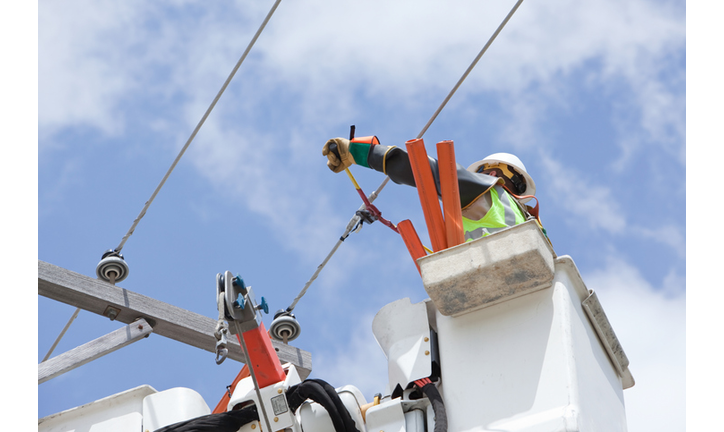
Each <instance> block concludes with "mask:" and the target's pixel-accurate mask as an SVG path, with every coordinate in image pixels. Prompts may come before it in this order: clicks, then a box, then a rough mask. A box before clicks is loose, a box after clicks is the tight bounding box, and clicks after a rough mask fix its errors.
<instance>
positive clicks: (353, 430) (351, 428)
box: [308, 379, 359, 432]
mask: <svg viewBox="0 0 724 432" xmlns="http://www.w3.org/2000/svg"><path fill="white" fill-rule="evenodd" d="M308 381H315V382H316V383H318V384H319V385H321V386H322V388H323V389H324V390H325V391H326V392H327V395H329V397H330V399H332V402H334V406H335V407H336V408H337V412H339V415H340V417H341V418H342V423H344V429H345V431H347V432H359V430H358V429H357V425H356V424H355V422H354V420H352V416H351V415H350V414H349V411H348V410H347V407H346V406H344V402H342V399H340V397H339V393H337V390H335V389H334V387H332V385H331V384H329V383H328V382H326V381H323V380H321V379H312V380H308Z"/></svg>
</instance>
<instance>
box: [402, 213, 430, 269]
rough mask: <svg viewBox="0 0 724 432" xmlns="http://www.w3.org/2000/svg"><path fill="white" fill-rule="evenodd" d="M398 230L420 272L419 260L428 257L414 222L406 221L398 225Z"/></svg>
mask: <svg viewBox="0 0 724 432" xmlns="http://www.w3.org/2000/svg"><path fill="white" fill-rule="evenodd" d="M397 230H398V231H399V233H400V235H401V236H402V241H404V242H405V246H407V250H408V251H409V252H410V256H411V257H412V260H413V261H414V262H415V265H416V266H417V271H418V272H419V271H420V266H419V265H418V264H417V260H418V259H419V258H422V257H424V256H425V255H427V253H426V252H425V247H424V246H423V245H422V242H421V241H420V237H419V236H418V235H417V231H415V227H414V226H412V222H410V220H409V219H405V220H403V221H402V222H400V223H398V224H397Z"/></svg>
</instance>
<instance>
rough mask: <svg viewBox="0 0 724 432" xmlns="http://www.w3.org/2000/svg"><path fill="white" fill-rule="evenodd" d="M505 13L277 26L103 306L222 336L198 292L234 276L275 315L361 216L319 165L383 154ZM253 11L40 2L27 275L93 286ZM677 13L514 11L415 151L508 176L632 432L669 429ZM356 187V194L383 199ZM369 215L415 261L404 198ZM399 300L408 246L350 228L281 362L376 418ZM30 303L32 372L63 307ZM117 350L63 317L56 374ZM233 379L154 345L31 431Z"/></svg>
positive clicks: (413, 208) (173, 345)
mask: <svg viewBox="0 0 724 432" xmlns="http://www.w3.org/2000/svg"><path fill="white" fill-rule="evenodd" d="M514 3H515V2H514V1H505V2H489V1H487V2H470V1H453V2H445V3H444V4H443V3H438V2H431V1H416V2H412V1H401V2H394V3H393V4H392V3H390V2H383V1H368V2H329V1H321V0H315V1H305V2H292V1H286V2H282V3H281V5H280V6H279V8H278V10H277V11H276V13H275V14H274V16H273V17H272V19H271V21H270V22H269V24H268V26H267V28H266V29H265V30H264V32H263V33H262V35H261V37H260V38H259V40H258V42H257V44H256V45H255V46H254V48H253V49H252V51H251V53H250V55H249V56H248V58H247V59H246V61H245V62H244V64H243V65H242V67H241V68H240V70H239V71H238V73H237V74H236V76H235V78H234V80H233V81H232V82H231V85H230V86H229V87H228V89H227V90H226V92H225V93H224V95H223V96H222V98H221V99H220V101H219V103H218V104H217V106H216V108H215V109H214V111H213V112H212V114H211V116H210V117H209V119H208V120H207V122H206V123H205V125H204V126H203V127H202V128H201V130H200V132H199V134H198V135H197V136H196V138H195V140H194V141H193V143H192V144H191V146H190V147H189V149H188V151H187V152H186V154H185V155H184V156H183V158H182V159H181V161H180V163H179V165H178V166H177V167H176V169H175V171H174V172H173V173H172V174H171V176H170V178H169V180H168V181H167V183H166V184H165V186H164V187H163V189H162V190H161V192H160V193H159V195H158V196H157V198H156V200H155V201H154V202H153V203H152V205H151V206H150V208H149V210H148V212H147V214H146V216H145V217H144V218H143V219H142V220H141V222H140V224H139V225H138V227H137V228H136V230H135V233H134V234H133V235H132V236H131V237H130V239H129V240H128V241H127V243H126V244H125V246H124V248H123V251H122V252H123V254H124V256H125V257H126V261H127V262H128V264H129V266H130V276H129V277H128V279H127V280H125V281H123V282H122V283H121V284H120V285H121V286H122V287H124V288H127V289H129V290H131V291H135V292H138V293H141V294H144V295H147V296H150V297H153V298H156V299H159V300H162V301H165V302H168V303H171V304H174V305H176V306H179V307H182V308H184V309H188V310H191V311H193V312H196V313H200V314H203V315H206V316H209V317H214V318H215V317H216V308H215V303H214V289H215V288H214V280H215V275H216V273H218V272H223V271H225V270H229V271H232V272H233V273H235V274H236V273H238V274H240V275H241V276H242V277H243V278H244V280H245V281H247V284H249V285H252V286H253V287H254V289H255V291H256V293H257V296H260V295H263V296H264V297H265V298H266V299H267V301H268V302H269V303H270V307H271V309H272V310H276V309H281V308H284V307H286V306H288V305H289V304H290V303H291V301H292V300H293V299H294V297H295V296H296V295H297V293H298V292H299V291H300V290H301V288H302V287H303V286H304V284H305V282H306V281H307V280H308V279H309V278H310V277H311V275H312V274H313V273H314V270H315V269H316V267H317V266H318V265H319V264H320V263H321V262H322V260H323V259H324V257H325V256H326V255H327V253H328V252H329V251H330V250H331V248H332V246H334V244H335V243H336V241H337V239H338V237H339V236H340V234H342V232H343V231H344V228H345V226H346V224H347V222H348V221H349V219H350V217H351V216H352V215H353V214H354V211H355V210H356V209H357V208H358V207H359V205H360V200H359V197H358V195H357V194H356V193H355V191H354V187H353V186H352V184H351V182H350V181H349V180H348V178H347V177H346V176H345V175H343V174H340V175H336V174H333V173H332V172H331V171H329V170H328V168H327V167H326V165H325V159H324V158H323V157H322V155H321V147H322V145H323V144H324V142H325V141H326V140H327V139H328V138H332V137H336V136H347V134H348V133H349V126H350V125H352V124H354V125H356V128H357V134H358V135H360V136H361V135H377V136H378V137H379V139H380V141H381V142H382V144H387V145H398V146H402V145H404V142H405V141H406V140H409V139H412V138H415V137H416V136H417V135H418V134H419V132H420V131H421V130H422V128H423V126H424V125H425V124H426V123H427V121H428V119H429V118H430V116H431V115H432V113H433V112H434V111H435V110H436V109H437V107H438V106H439V104H440V103H441V102H442V100H443V99H444V98H445V96H446V95H447V94H448V92H449V91H450V89H452V87H453V85H454V84H455V83H456V82H457V80H458V79H459V77H460V76H461V75H462V73H463V72H464V71H465V69H466V68H467V67H468V65H469V64H470V62H471V61H472V60H473V59H474V58H475V56H476V55H477V53H478V52H479V51H480V49H481V48H482V46H483V45H484V43H485V42H486V41H487V40H488V38H489V37H490V35H491V34H492V33H493V31H494V30H495V28H496V27H497V26H498V24H499V23H500V22H501V21H502V19H503V18H504V17H505V15H506V14H507V13H508V11H509V10H510V9H511V7H512V6H513V5H514ZM271 5H272V2H269V1H265V2H250V1H237V2H223V3H222V2H219V3H213V4H209V3H208V2H199V1H184V2H153V3H151V2H143V1H125V2H108V1H94V2H89V1H66V2H50V1H40V2H39V3H38V10H37V13H38V21H37V24H38V33H37V38H38V44H37V49H38V57H37V62H38V68H37V72H38V76H37V78H38V80H37V84H38V85H37V91H38V93H37V94H38V98H37V101H38V106H37V127H38V129H37V258H38V259H40V260H43V261H46V262H49V263H52V264H55V265H58V266H61V267H64V268H67V269H69V270H72V271H75V272H78V273H81V274H85V275H88V276H94V274H95V266H96V264H97V263H98V261H99V259H100V256H101V254H102V253H103V252H104V251H105V250H107V249H109V248H113V247H115V246H117V245H118V244H119V242H120V240H121V238H122V237H123V235H124V234H125V233H126V231H127V230H128V229H129V228H130V226H131V224H132V222H133V220H134V218H135V217H136V216H137V215H138V213H139V212H140V210H141V209H142V207H143V205H144V203H145V202H146V201H147V200H148V199H149V197H150V195H151V193H152V192H153V190H154V189H155V188H156V186H157V185H158V183H159V182H160V180H161V178H162V177H163V175H164V174H165V173H166V170H167V169H168V168H169V166H170V165H171V163H172V161H173V160H174V158H175V157H176V155H177V154H178V152H179V150H180V149H181V147H182V146H183V144H184V143H185V142H186V140H187V139H188V137H189V135H190V134H191V132H192V130H193V129H194V127H195V126H196V124H197V123H198V121H199V119H200V118H201V116H202V115H203V113H204V111H205V110H206V108H207V107H208V106H209V104H210V103H211V101H212V100H213V98H214V97H215V96H216V94H217V92H218V90H219V88H220V87H221V85H222V84H223V82H224V80H225V79H226V77H227V76H228V74H229V72H230V71H231V69H232V67H233V66H234V65H235V63H236V62H237V61H238V59H239V57H240V55H241V54H242V53H243V51H244V49H245V48H246V46H247V44H248V43H249V41H250V40H251V37H252V36H253V34H254V33H255V32H256V30H257V29H258V27H259V25H260V24H261V22H262V20H263V18H264V16H265V15H266V13H267V12H268V10H269V8H270V7H271ZM685 6H686V5H685V4H684V2H682V1H651V0H635V1H623V0H614V1H610V0H609V1H603V0H591V1H588V2H585V4H583V3H580V2H575V1H570V0H550V1H546V2H533V1H529V2H524V3H523V4H522V6H521V7H520V9H519V10H518V11H517V12H516V14H515V15H514V16H513V18H512V19H511V21H510V22H509V23H508V25H507V26H506V28H505V29H504V30H503V31H502V33H501V34H500V36H499V37H498V38H497V40H496V41H495V42H494V43H493V45H492V46H491V48H490V49H489V51H488V52H487V53H486V54H485V56H484V57H483V59H482V60H481V61H480V63H479V64H478V65H477V66H476V68H475V69H474V71H473V72H472V73H471V75H470V76H469V77H468V78H467V79H466V81H465V82H464V84H463V85H462V86H461V88H460V89H459V90H458V92H457V93H456V94H455V96H454V97H453V98H452V100H451V101H450V103H449V104H448V105H447V106H446V108H445V109H444V110H443V111H442V113H441V114H440V116H439V117H438V118H437V119H436V120H435V122H434V123H433V124H432V126H431V127H430V128H429V129H428V130H427V132H426V133H425V136H424V139H425V142H426V144H427V149H428V153H431V154H434V148H435V147H434V144H435V143H436V142H438V141H441V140H446V139H451V140H453V141H454V142H455V152H456V156H457V159H458V161H459V162H460V163H462V164H463V165H466V166H467V164H469V163H471V162H473V161H476V160H478V159H481V158H482V157H484V156H486V155H488V154H491V153H495V152H500V151H505V152H511V153H515V154H516V155H518V156H519V157H520V158H521V159H522V160H523V161H524V163H525V165H526V167H527V169H528V172H529V173H530V174H531V175H532V176H533V177H534V179H535V181H536V184H537V191H538V193H537V195H538V198H539V200H540V206H541V216H542V220H543V223H544V225H545V227H546V229H547V231H548V233H549V235H550V238H551V239H552V242H553V246H554V248H555V250H556V252H557V253H558V254H559V255H570V256H571V257H572V258H573V259H574V261H575V262H576V264H577V266H578V268H579V270H580V272H581V274H582V275H583V278H584V280H585V281H586V284H587V286H588V287H589V288H591V289H594V290H595V291H596V292H597V293H598V295H599V298H600V299H601V302H602V303H603V306H604V308H605V310H606V313H607V315H608V316H609V319H610V320H611V322H612V324H613V326H614V329H615V331H616V333H617V335H618V337H619V339H620V340H621V342H622V345H623V347H624V350H625V351H626V354H627V355H628V357H629V359H630V360H631V366H630V368H631V371H632V373H633V375H634V377H635V379H636V382H637V384H636V386H635V387H633V388H632V389H629V390H626V391H625V392H624V396H625V399H626V409H627V416H628V422H629V430H630V431H632V432H636V431H645V430H653V429H657V430H662V431H680V430H683V428H684V424H685V421H686V416H685V406H686V375H685V366H686V357H685V356H686V351H685V348H686V314H685V311H686V286H687V276H691V275H690V274H688V275H687V253H686V247H685V245H686V242H687V231H686V222H687V219H686V206H685V202H686V200H687V194H686V184H687V183H686V174H687V165H686V157H687V146H686V135H687V132H686V126H687V125H686V117H687V113H686V97H687V94H686V89H687V88H686V86H687V81H686V61H687V60H686V56H687V46H686V38H687V35H686V10H685ZM353 173H354V175H355V176H356V178H357V181H358V182H359V183H360V186H361V187H362V189H363V190H364V191H365V192H367V193H368V194H369V193H371V192H372V191H373V190H374V189H376V188H377V186H379V184H380V183H381V182H382V180H383V179H384V176H382V175H381V174H380V173H376V172H373V171H371V170H366V169H364V168H361V167H353ZM376 205H377V206H378V207H379V208H380V210H381V211H382V212H383V215H384V216H385V217H386V218H388V219H390V220H392V221H393V222H399V221H400V220H403V219H411V220H412V221H413V223H414V224H415V226H416V228H417V229H418V231H419V232H421V233H422V234H421V237H422V238H423V239H426V238H427V236H426V233H425V230H424V219H423V217H422V214H421V211H420V206H419V202H418V199H417V194H416V191H415V190H414V189H413V188H409V187H405V186H399V185H395V184H391V183H390V184H388V185H387V186H386V187H385V189H384V190H383V192H382V193H381V195H380V197H379V198H378V200H377V201H376ZM401 297H410V298H411V299H412V301H413V302H417V301H421V300H423V299H424V298H426V297H427V296H426V293H425V292H424V289H423V287H422V285H421V283H420V280H419V275H418V274H417V271H416V269H415V267H414V265H413V263H412V261H411V260H410V258H409V255H408V254H407V252H406V249H405V247H404V245H403V244H402V242H401V241H400V238H399V237H398V236H396V235H395V234H394V233H393V232H392V231H390V230H389V229H388V228H386V227H384V226H383V225H381V224H374V225H372V226H365V227H364V228H363V229H362V230H361V231H360V232H359V233H353V234H351V235H350V237H349V238H348V240H347V241H346V242H345V243H344V244H343V245H342V246H341V247H340V249H339V250H338V252H337V253H336V254H335V256H334V257H333V258H332V260H331V261H330V262H329V264H328V265H327V266H326V267H325V269H324V270H323V271H322V273H321V274H320V276H319V278H318V279H317V280H316V281H315V282H314V283H313V284H312V286H311V287H310V289H309V291H308V293H307V295H306V296H305V297H304V298H303V299H302V300H301V301H300V302H299V304H298V305H297V307H296V309H295V313H296V315H297V317H298V319H299V321H300V323H301V325H302V334H301V336H300V337H299V339H297V340H295V341H294V342H293V343H292V344H293V345H295V346H297V347H299V348H302V349H304V350H307V351H310V352H311V353H312V356H313V365H314V372H313V374H314V375H315V376H316V377H319V378H322V379H325V380H327V381H329V382H330V383H332V384H333V385H335V386H341V385H346V384H353V385H356V386H358V387H360V389H361V390H362V391H363V392H364V393H365V395H366V396H367V397H368V398H371V396H372V395H373V394H374V393H376V392H378V391H382V390H383V389H384V384H385V381H386V364H385V361H384V356H383V354H382V352H381V350H380V349H379V347H378V346H377V344H376V342H375V340H374V338H373V337H372V334H371V331H370V326H371V320H372V317H373V316H374V314H375V313H376V312H377V310H379V309H380V308H381V307H382V306H384V305H385V304H387V303H390V302H391V301H394V300H396V299H398V298H401ZM37 302H38V343H37V357H38V361H40V360H41V359H42V358H43V356H44V355H45V353H46V352H47V350H48V349H49V348H50V346H51V344H52V343H53V341H54V340H55V338H56V336H57V335H58V333H59V332H60V330H61V329H62V328H63V326H64V325H65V323H66V322H67V320H68V319H69V318H70V316H71V315H72V313H73V311H74V308H73V307H71V306H68V305H64V304H58V303H55V302H53V301H50V300H48V299H45V298H43V297H38V300H37ZM270 321H271V317H268V318H267V320H266V323H267V326H268V325H269V323H270ZM118 327H119V325H118V324H117V323H113V322H110V321H108V320H106V319H104V318H101V317H98V316H92V315H91V314H90V313H87V312H81V314H80V315H79V317H78V319H77V320H76V321H75V323H74V324H73V325H72V326H71V328H70V330H69V331H68V333H67V334H66V336H65V337H64V339H63V340H62V342H61V343H60V345H59V346H58V347H57V348H56V351H55V353H56V354H59V353H62V352H64V351H67V350H68V349H71V348H73V347H75V346H77V345H80V344H82V343H85V342H88V341H89V340H91V339H94V338H96V337H99V336H101V335H103V334H106V333H108V332H110V331H113V330H115V329H116V328H118ZM240 367H241V365H240V364H238V363H235V362H233V361H227V362H225V363H224V364H223V365H221V366H217V365H216V364H215V363H214V356H213V354H211V353H207V352H205V351H201V350H198V349H195V348H189V347H186V346H183V345H181V344H179V343H177V342H173V341H170V340H165V339H164V338H163V337H160V336H156V335H152V336H151V337H149V338H148V339H144V340H142V341H140V342H137V343H135V344H133V345H132V346H129V347H126V348H124V349H122V350H120V351H117V352H115V353H112V354H110V355H108V356H106V357H104V358H102V359H99V360H96V361H94V362H92V363H90V364H88V365H85V366H83V367H81V368H79V369H76V370H74V371H72V372H70V373H67V374H65V375H63V376H61V377H58V378H55V379H53V380H51V381H49V382H47V383H44V384H41V385H39V386H38V395H37V396H38V410H37V415H38V416H39V417H42V416H46V415H49V414H52V413H55V412H58V411H61V410H64V409H68V408H72V407H75V406H78V405H81V404H84V403H87V402H90V401H93V400H96V399H99V398H102V397H105V396H108V395H110V394H113V393H116V392H119V391H123V390H126V389H129V388H132V387H135V386H137V385H141V384H149V385H151V386H153V387H154V388H156V389H157V390H164V389H167V388H171V387H177V386H182V387H189V388H193V389H195V390H197V391H198V392H200V393H201V395H202V396H203V397H204V398H205V400H206V401H207V403H208V404H209V405H210V406H211V407H213V406H215V404H216V402H217V401H218V400H219V398H220V397H221V396H222V394H223V392H224V391H225V386H226V385H228V384H229V383H230V382H231V380H232V379H233V378H234V377H235V376H236V373H237V372H238V370H239V368H240ZM661 412H666V413H667V415H666V416H665V417H664V416H661V415H660V413H661Z"/></svg>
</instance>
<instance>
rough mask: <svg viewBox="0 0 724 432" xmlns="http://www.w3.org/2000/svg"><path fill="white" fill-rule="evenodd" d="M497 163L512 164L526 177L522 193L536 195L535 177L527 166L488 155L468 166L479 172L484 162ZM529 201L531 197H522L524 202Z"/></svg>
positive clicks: (470, 169)
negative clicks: (527, 169)
mask: <svg viewBox="0 0 724 432" xmlns="http://www.w3.org/2000/svg"><path fill="white" fill-rule="evenodd" d="M495 163H503V164H506V165H510V166H512V167H513V168H515V170H516V171H518V172H519V173H520V174H521V175H522V176H523V178H524V179H525V191H523V193H521V194H520V195H535V182H534V181H533V177H531V176H530V174H528V172H527V171H526V169H525V166H519V165H518V164H515V163H511V162H510V161H507V160H503V159H498V158H494V157H492V158H491V157H486V158H484V159H480V160H479V161H477V162H474V163H473V164H471V165H470V166H469V167H468V171H470V172H473V173H477V172H478V169H479V168H480V167H481V166H482V165H483V164H495ZM528 201H530V198H522V199H521V200H520V202H523V203H525V202H528Z"/></svg>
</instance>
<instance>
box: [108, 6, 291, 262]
mask: <svg viewBox="0 0 724 432" xmlns="http://www.w3.org/2000/svg"><path fill="white" fill-rule="evenodd" d="M279 3H281V0H276V2H275V3H274V5H273V6H272V8H271V10H269V13H268V14H267V16H266V18H264V22H262V24H261V26H259V29H258V30H257V31H256V34H254V37H253V38H252V39H251V42H249V45H248V46H247V47H246V50H245V51H244V54H242V55H241V58H239V61H238V62H236V66H234V69H232V71H231V73H230V74H229V77H228V78H226V81H225V82H224V85H222V86H221V89H220V90H219V93H218V94H217V95H216V97H215V98H214V100H213V102H211V105H209V108H208V109H207V110H206V112H205V113H204V115H203V117H201V120H200V121H199V123H198V124H197V125H196V128H195V129H194V131H193V132H192V133H191V136H190V137H189V139H188V140H187V141H186V144H184V146H183V148H182V149H181V151H180V152H179V154H178V156H176V159H175V160H174V161H173V163H172V164H171V167H170V168H169V169H168V171H167V172H166V175H165V176H164V177H163V179H162V180H161V183H159V184H158V186H157V187H156V190H155V191H153V194H152V195H151V198H149V200H148V201H146V204H145V205H144V206H143V209H142V210H141V213H139V214H138V216H137V217H136V219H135V220H134V221H133V225H131V228H130V229H129V230H128V232H127V233H126V235H125V236H123V238H122V239H121V243H120V244H119V245H118V247H116V249H115V251H116V252H120V251H121V249H123V246H124V245H125V244H126V240H128V238H129V237H130V236H131V234H133V231H135V230H136V226H137V225H138V223H139V222H140V221H141V218H143V216H144V215H145V214H146V211H147V210H148V208H149V207H150V206H151V203H152V202H153V200H154V199H155V198H156V195H157V194H158V192H159V191H160V190H161V187H163V185H164V183H166V180H167V179H168V177H169V176H170V175H171V172H172V171H173V170H174V168H175V167H176V164H178V162H179V160H181V156H183V154H184V153H185V152H186V149H187V148H188V147H189V145H190V144H191V141H193V139H194V137H196V134H197V133H198V132H199V129H201V126H202V125H203V124H204V122H205V121H206V118H207V117H208V116H209V114H211V110H213V109H214V107H215V106H216V102H218V101H219V98H221V95H222V94H223V93H224V90H226V87H228V85H229V83H230V82H231V79H232V78H233V77H234V75H235V74H236V71H237V70H239V67H240V66H241V64H242V63H243V62H244V60H245V59H246V56H247V55H248V54H249V51H251V48H252V47H253V46H254V43H256V40H257V39H258V38H259V35H261V32H262V31H263V30H264V27H266V25H267V23H268V22H269V20H270V19H271V17H272V15H273V14H274V11H275V10H276V9H277V6H279Z"/></svg>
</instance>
